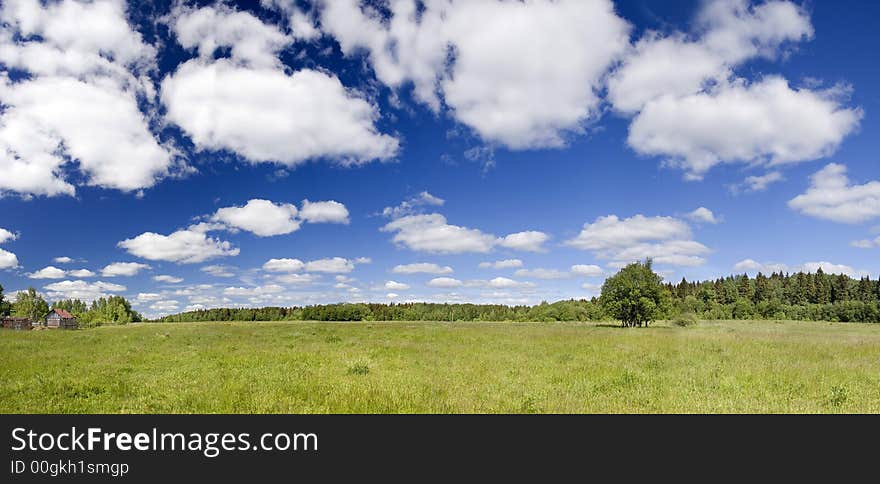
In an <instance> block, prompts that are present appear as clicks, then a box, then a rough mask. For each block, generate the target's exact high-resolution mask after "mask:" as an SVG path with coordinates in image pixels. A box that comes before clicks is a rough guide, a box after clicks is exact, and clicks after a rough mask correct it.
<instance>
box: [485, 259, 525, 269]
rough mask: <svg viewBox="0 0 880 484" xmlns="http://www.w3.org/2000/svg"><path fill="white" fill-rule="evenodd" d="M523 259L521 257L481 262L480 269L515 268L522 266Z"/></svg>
mask: <svg viewBox="0 0 880 484" xmlns="http://www.w3.org/2000/svg"><path fill="white" fill-rule="evenodd" d="M522 265H523V261H521V260H519V259H505V260H497V261H495V262H480V269H514V268H517V267H522Z"/></svg>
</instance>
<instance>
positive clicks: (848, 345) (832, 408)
mask: <svg viewBox="0 0 880 484" xmlns="http://www.w3.org/2000/svg"><path fill="white" fill-rule="evenodd" d="M0 412H3V413H24V412H28V413H327V412H329V413H351V412H354V413H409V412H417V413H436V412H439V413H495V412H504V413H507V412H538V413H541V412H550V413H571V412H577V413H581V412H701V413H703V412H880V325H868V324H846V323H813V322H772V321H763V322H757V321H729V322H702V323H700V324H699V325H697V326H694V327H688V328H678V327H670V326H668V325H664V324H663V323H660V324H657V325H655V326H652V327H650V328H641V329H640V328H635V329H622V328H618V327H610V326H609V325H601V324H592V323H404V322H396V323H298V322H297V323H190V324H185V323H176V324H135V325H129V326H117V327H104V328H97V329H89V330H77V331H30V332H23V331H12V330H3V331H0Z"/></svg>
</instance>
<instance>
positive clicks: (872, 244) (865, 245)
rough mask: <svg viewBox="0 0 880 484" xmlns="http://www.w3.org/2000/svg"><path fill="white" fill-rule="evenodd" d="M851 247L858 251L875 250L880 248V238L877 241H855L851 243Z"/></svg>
mask: <svg viewBox="0 0 880 484" xmlns="http://www.w3.org/2000/svg"><path fill="white" fill-rule="evenodd" d="M849 245H850V246H852V247H855V248H857V249H873V248H876V247H880V237H877V238H875V239H872V240H869V239H862V240H853V241H852V242H850V243H849Z"/></svg>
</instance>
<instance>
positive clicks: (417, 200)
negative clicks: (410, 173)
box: [382, 191, 446, 219]
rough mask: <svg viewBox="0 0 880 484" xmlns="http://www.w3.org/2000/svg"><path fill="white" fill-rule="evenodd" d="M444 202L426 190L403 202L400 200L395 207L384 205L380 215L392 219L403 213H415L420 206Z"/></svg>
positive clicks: (401, 215)
mask: <svg viewBox="0 0 880 484" xmlns="http://www.w3.org/2000/svg"><path fill="white" fill-rule="evenodd" d="M444 203H446V200H443V199H442V198H440V197H435V196H434V195H431V194H430V193H428V192H427V191H424V192H422V193H419V194H418V195H416V196H414V197H412V198H408V199H406V200H404V201H403V202H400V205H398V206H396V207H385V208H384V209H382V215H383V216H385V217H389V218H393V219H394V218H400V217H403V216H404V215H413V214H415V213H418V211H419V209H420V208H421V207H427V206H432V207H441V206H443V204H444Z"/></svg>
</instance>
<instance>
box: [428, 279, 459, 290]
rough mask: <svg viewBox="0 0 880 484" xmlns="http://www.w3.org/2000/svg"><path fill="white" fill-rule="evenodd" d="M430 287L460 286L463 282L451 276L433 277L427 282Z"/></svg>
mask: <svg viewBox="0 0 880 484" xmlns="http://www.w3.org/2000/svg"><path fill="white" fill-rule="evenodd" d="M427 284H428V286H430V287H441V288H451V287H460V286H461V285H462V284H463V283H462V282H461V281H459V280H458V279H454V278H452V277H435V278H434V279H431V280H430V281H428V282H427Z"/></svg>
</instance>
